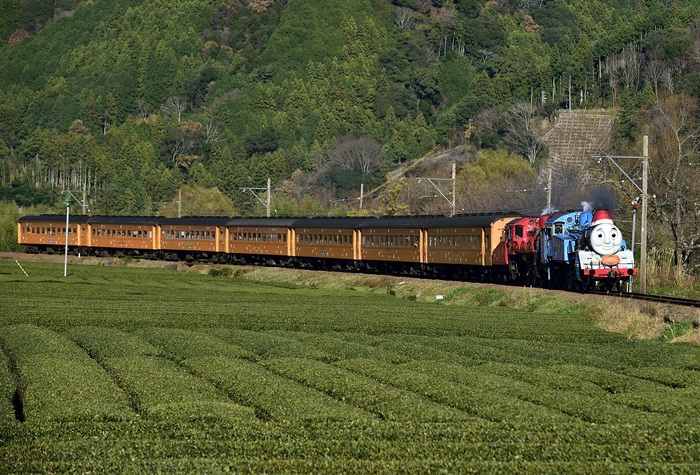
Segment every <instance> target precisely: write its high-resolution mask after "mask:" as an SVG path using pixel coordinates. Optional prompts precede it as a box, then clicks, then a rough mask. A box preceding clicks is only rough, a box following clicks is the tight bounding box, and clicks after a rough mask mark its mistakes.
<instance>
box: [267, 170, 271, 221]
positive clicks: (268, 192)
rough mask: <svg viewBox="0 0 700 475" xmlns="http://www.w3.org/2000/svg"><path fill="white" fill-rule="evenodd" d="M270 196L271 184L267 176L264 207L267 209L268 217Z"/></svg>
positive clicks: (268, 214)
mask: <svg viewBox="0 0 700 475" xmlns="http://www.w3.org/2000/svg"><path fill="white" fill-rule="evenodd" d="M271 198H272V192H271V186H270V177H267V205H266V206H265V208H266V209H267V217H268V218H269V217H270V201H271Z"/></svg>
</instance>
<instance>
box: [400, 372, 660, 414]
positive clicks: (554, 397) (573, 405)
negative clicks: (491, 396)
mask: <svg viewBox="0 0 700 475" xmlns="http://www.w3.org/2000/svg"><path fill="white" fill-rule="evenodd" d="M407 366H408V367H410V368H412V369H415V370H417V371H422V372H424V373H426V374H433V373H438V374H441V375H442V377H445V378H447V379H449V380H451V381H454V382H459V383H462V384H467V385H474V386H479V387H481V388H483V389H485V390H488V391H493V392H494V393H497V394H501V395H505V396H510V397H515V398H517V399H521V400H523V401H528V402H531V403H533V404H538V405H541V406H544V407H546V408H549V409H553V410H557V411H561V412H562V413H564V414H568V415H570V416H573V417H577V418H580V419H582V420H584V421H587V422H594V423H624V422H629V421H632V420H635V421H639V422H641V421H647V422H649V421H654V420H656V419H655V418H654V415H653V414H650V413H647V412H644V411H639V410H635V409H632V408H629V407H626V406H623V405H619V404H614V403H611V402H608V401H607V400H606V399H602V398H596V397H591V396H587V395H585V394H579V393H576V392H572V391H562V390H559V389H554V388H547V387H543V386H541V385H535V384H531V383H527V382H524V381H519V380H517V379H512V378H508V377H504V376H500V375H497V374H493V372H491V371H490V366H489V365H483V368H482V365H479V366H473V367H470V368H465V367H461V366H456V365H447V364H444V363H440V362H431V363H429V364H426V363H425V362H412V363H407Z"/></svg>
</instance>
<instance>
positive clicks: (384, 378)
mask: <svg viewBox="0 0 700 475" xmlns="http://www.w3.org/2000/svg"><path fill="white" fill-rule="evenodd" d="M335 364H336V365H337V366H340V367H342V368H346V369H348V370H350V371H353V372H357V373H360V374H363V375H365V376H368V377H371V378H373V379H376V380H378V381H381V382H383V383H387V384H391V385H392V386H395V387H398V388H401V389H404V390H407V391H411V392H416V393H419V394H421V395H423V396H425V397H426V398H429V399H430V400H433V401H436V402H439V403H441V404H446V405H448V406H451V407H456V408H458V409H461V410H463V411H466V412H468V413H470V414H473V415H475V416H477V417H480V418H483V419H487V420H490V421H495V422H506V423H508V424H513V425H515V424H517V425H519V426H521V427H522V426H524V425H525V426H530V425H534V424H554V423H562V422H568V421H571V418H570V417H568V416H566V415H564V414H562V413H561V412H559V411H555V410H551V409H549V408H546V407H542V406H538V405H536V404H533V403H530V402H526V401H522V400H520V399H517V398H515V397H511V396H503V395H500V394H498V393H496V392H494V391H489V390H485V389H483V388H481V387H479V386H478V385H469V384H462V383H456V382H454V381H448V380H445V379H443V378H442V377H440V374H439V373H437V374H432V375H431V374H427V373H423V372H417V371H414V370H411V369H410V368H407V367H406V365H393V364H391V363H386V362H383V361H376V360H371V359H366V358H363V359H355V360H344V361H340V362H338V363H335Z"/></svg>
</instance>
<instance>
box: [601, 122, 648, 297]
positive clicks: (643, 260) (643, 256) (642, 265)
mask: <svg viewBox="0 0 700 475" xmlns="http://www.w3.org/2000/svg"><path fill="white" fill-rule="evenodd" d="M642 153H643V154H644V155H643V156H641V157H638V156H613V155H594V156H593V158H595V159H597V160H598V163H600V162H601V160H603V159H605V158H607V159H608V160H610V163H612V164H613V165H615V167H617V169H618V170H620V172H621V173H622V174H623V175H624V176H625V178H626V179H627V180H628V181H629V182H630V183H632V185H634V187H635V188H637V190H638V191H639V192H640V193H641V194H642V224H641V229H640V233H641V237H640V239H641V242H640V250H639V265H638V266H637V267H638V269H639V292H640V293H643V294H645V293H646V292H647V208H648V206H649V194H648V193H647V189H648V186H649V183H648V182H649V136H648V135H645V136H644V142H643V151H642ZM615 158H618V159H619V158H635V159H641V160H642V186H641V187H640V186H639V185H637V184H636V183H635V182H634V180H633V179H632V177H631V176H629V174H627V172H626V171H625V170H623V169H622V167H621V166H620V165H618V163H617V162H616V161H615V160H614V159H615ZM632 249H634V242H632Z"/></svg>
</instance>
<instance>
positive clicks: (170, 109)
mask: <svg viewBox="0 0 700 475" xmlns="http://www.w3.org/2000/svg"><path fill="white" fill-rule="evenodd" d="M162 109H163V114H165V116H166V117H168V118H173V117H174V118H175V119H177V121H178V122H181V121H182V114H183V113H184V112H185V111H186V110H187V101H185V100H183V99H181V98H179V97H175V96H173V97H171V98H169V99H168V100H167V101H165V103H164V104H163V107H162Z"/></svg>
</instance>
